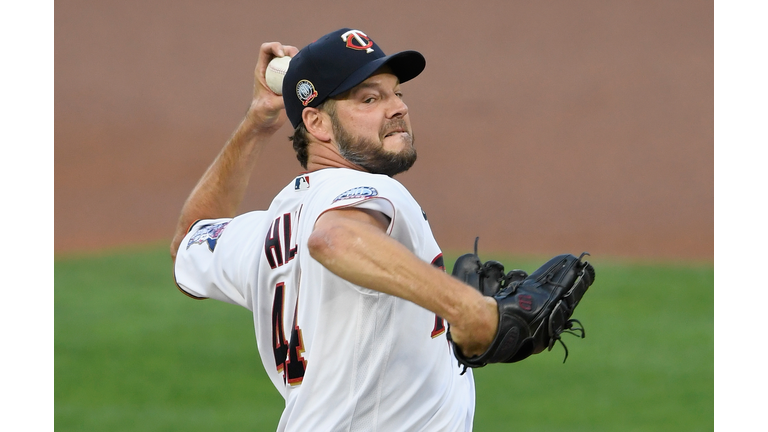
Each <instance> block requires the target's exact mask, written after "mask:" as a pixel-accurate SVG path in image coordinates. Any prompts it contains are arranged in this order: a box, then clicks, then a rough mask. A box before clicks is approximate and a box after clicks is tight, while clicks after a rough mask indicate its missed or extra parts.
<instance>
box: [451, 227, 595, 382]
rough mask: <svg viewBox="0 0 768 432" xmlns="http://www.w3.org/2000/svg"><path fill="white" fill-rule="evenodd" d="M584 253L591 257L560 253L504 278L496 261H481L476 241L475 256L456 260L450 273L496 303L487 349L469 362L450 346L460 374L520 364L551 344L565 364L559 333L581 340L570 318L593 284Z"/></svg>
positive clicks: (458, 349)
mask: <svg viewBox="0 0 768 432" xmlns="http://www.w3.org/2000/svg"><path fill="white" fill-rule="evenodd" d="M586 255H589V254H588V253H586V252H585V253H583V254H581V256H579V257H578V258H577V257H575V256H573V255H570V254H565V255H558V256H556V257H554V258H552V259H550V260H549V261H547V262H546V263H545V264H544V265H542V266H541V267H539V269H538V270H536V271H535V272H533V273H532V274H531V275H530V276H529V275H528V274H527V273H526V272H524V271H523V270H512V271H510V272H508V273H506V274H505V273H504V266H503V265H502V264H501V263H500V262H498V261H487V262H485V263H483V262H481V261H480V258H479V257H478V256H477V240H475V253H473V254H471V253H470V254H465V255H462V256H461V257H459V259H457V260H456V263H455V264H454V267H453V273H452V275H453V276H454V277H456V278H457V279H459V280H461V281H463V282H464V283H466V284H468V285H471V286H473V287H474V288H475V289H477V290H478V291H480V293H482V294H483V295H486V296H492V297H493V298H494V299H495V300H496V302H497V303H498V307H499V328H498V331H497V333H496V337H495V338H494V340H493V342H492V343H491V346H490V347H489V348H488V350H487V351H486V352H485V353H483V354H481V355H479V356H475V357H471V358H468V357H466V356H464V355H463V354H462V353H461V349H460V348H459V347H458V346H456V344H451V345H452V346H453V351H454V354H455V355H456V358H457V359H458V361H459V363H460V364H462V365H464V368H465V369H464V370H465V371H466V368H467V367H471V368H478V367H483V366H485V365H486V364H488V363H514V362H518V361H520V360H523V359H526V358H528V357H529V356H531V355H532V354H538V353H540V352H542V351H543V350H544V349H545V348H547V349H548V350H552V347H553V346H554V344H555V341H559V342H560V344H561V345H563V348H564V349H565V358H564V359H563V363H565V360H566V359H567V358H568V348H567V347H566V346H565V344H564V343H563V341H562V340H561V338H560V337H561V335H562V333H570V334H573V335H576V336H581V337H582V338H583V337H584V335H585V333H584V327H583V326H582V325H581V322H579V321H578V320H575V319H571V315H572V314H573V311H574V309H575V308H576V306H578V304H579V301H580V300H581V298H582V296H584V293H585V292H586V291H587V288H589V286H590V285H592V282H594V280H595V270H594V268H593V267H592V265H591V264H589V263H588V262H587V261H583V260H582V258H584V256H586ZM576 324H578V326H576ZM448 337H449V338H450V328H449V329H448Z"/></svg>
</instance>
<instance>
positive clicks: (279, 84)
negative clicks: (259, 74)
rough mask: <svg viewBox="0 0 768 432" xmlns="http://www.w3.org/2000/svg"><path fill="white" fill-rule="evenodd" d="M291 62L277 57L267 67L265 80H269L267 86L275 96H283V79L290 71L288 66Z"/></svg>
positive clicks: (287, 58) (286, 58)
mask: <svg viewBox="0 0 768 432" xmlns="http://www.w3.org/2000/svg"><path fill="white" fill-rule="evenodd" d="M290 62H291V58H290V57H288V56H285V57H275V58H273V59H272V61H270V62H269V65H267V72H266V73H265V74H264V78H266V80H267V86H268V87H269V89H270V90H272V91H273V92H275V94H279V95H281V94H283V77H285V73H286V72H287V71H288V64H289V63H290Z"/></svg>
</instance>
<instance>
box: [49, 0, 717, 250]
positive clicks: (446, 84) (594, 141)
mask: <svg viewBox="0 0 768 432" xmlns="http://www.w3.org/2000/svg"><path fill="white" fill-rule="evenodd" d="M340 27H352V28H357V29H360V30H362V31H364V32H366V33H367V34H368V35H369V36H370V37H371V38H372V39H374V40H375V41H376V42H377V43H378V44H379V45H380V46H381V47H382V48H383V49H384V50H385V51H386V52H387V53H393V52H395V51H399V50H404V49H415V50H418V51H420V52H422V53H423V54H424V55H425V57H426V58H427V68H426V69H425V71H424V72H423V73H422V75H420V76H419V77H418V78H417V79H415V80H413V81H411V82H409V83H407V84H405V85H404V86H403V90H404V93H405V99H406V102H407V103H408V105H409V108H410V113H411V117H412V123H413V125H414V130H415V135H416V146H417V149H418V151H419V161H418V162H417V163H416V165H415V166H414V168H413V169H411V171H410V172H408V173H405V174H403V175H401V176H398V179H399V180H400V181H401V182H402V183H404V184H405V185H406V186H407V187H408V188H409V190H410V191H411V192H412V194H413V195H414V197H415V198H416V199H417V200H418V201H419V202H420V204H421V205H422V206H423V208H424V210H425V211H426V212H427V214H428V215H429V218H430V222H431V224H432V227H433V230H434V232H435V236H436V238H437V240H438V242H439V243H440V244H441V246H442V247H443V249H445V250H457V251H468V250H470V249H471V247H472V245H473V241H474V238H475V237H476V236H480V239H481V240H480V251H481V256H483V255H484V252H486V253H487V252H492V251H504V252H509V253H513V254H552V253H563V252H570V253H576V254H577V253H580V252H581V251H589V252H590V253H592V255H593V256H611V257H625V258H633V259H665V260H683V261H691V260H692V261H698V262H702V261H703V262H712V260H713V249H714V242H713V230H714V220H713V219H714V217H713V211H714V205H713V185H714V179H713V163H714V153H713V147H714V140H713V128H714V125H713V123H714V120H713V111H714V102H713V97H712V92H713V85H714V71H713V45H714V40H713V33H714V32H713V2H711V1H703V2H702V1H675V2H669V1H597V0H582V1H564V0H561V1H537V2H523V1H485V2H463V1H430V0H425V1H390V2H382V3H376V4H366V3H363V2H359V1H334V2H328V3H322V4H320V3H317V2H314V1H281V2H266V1H253V0H251V1H234V0H233V1H225V2H206V1H198V0H192V1H163V2H154V1H146V0H135V1H132V2H117V1H93V0H65V1H60V2H56V16H55V71H56V73H55V88H56V95H55V252H56V253H57V254H61V253H67V252H73V251H91V250H99V249H102V248H110V247H117V246H123V245H136V244H144V243H152V242H166V241H169V240H170V237H171V235H172V233H173V230H174V226H175V223H176V219H177V217H178V214H179V211H180V208H181V205H182V204H183V202H184V199H185V198H186V196H187V194H188V193H189V191H190V190H191V188H192V187H193V186H194V184H195V183H196V181H197V179H198V178H199V177H200V175H201V174H202V173H203V171H204V170H205V168H206V167H207V166H208V164H209V163H210V162H211V161H212V160H213V158H214V157H215V155H216V154H217V153H218V151H219V149H220V148H221V146H222V145H223V144H224V142H225V141H226V140H227V139H228V138H229V136H230V134H231V133H232V131H233V130H234V128H235V127H236V126H237V124H238V123H239V121H240V119H241V118H242V115H243V114H244V112H245V110H246V108H247V106H248V103H249V98H250V92H251V89H252V85H253V84H252V82H253V69H254V66H255V64H256V58H257V53H258V49H259V46H260V44H261V43H262V42H267V41H280V42H283V43H285V44H291V45H295V46H297V47H299V48H301V47H303V46H304V45H306V44H307V43H309V42H311V41H312V40H314V39H315V38H317V37H318V36H320V35H322V34H325V33H327V32H330V31H332V30H335V29H337V28H340ZM290 133H291V131H290V130H289V129H288V128H287V127H284V128H283V129H282V130H281V131H280V132H279V133H278V134H277V135H276V136H275V138H274V139H273V142H272V143H271V145H270V148H269V149H268V151H267V152H265V153H264V155H263V158H262V160H261V162H260V163H259V166H258V169H257V171H256V172H255V173H254V175H253V178H252V180H251V187H250V190H249V192H248V194H247V198H246V200H245V202H244V203H243V207H242V210H243V211H248V210H252V209H259V208H266V206H268V204H269V202H270V201H271V198H272V197H273V196H274V195H275V194H276V193H277V191H278V190H279V189H280V188H282V187H283V186H284V185H285V184H287V183H288V182H289V181H290V180H291V179H292V178H293V176H294V175H296V174H297V173H299V172H300V171H301V168H300V166H299V164H298V162H297V161H296V159H295V156H294V154H293V150H292V148H291V146H290V144H289V142H288V141H287V137H288V135H289V134H290ZM486 256H487V255H486Z"/></svg>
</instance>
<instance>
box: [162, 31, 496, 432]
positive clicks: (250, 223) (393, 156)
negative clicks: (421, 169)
mask: <svg viewBox="0 0 768 432" xmlns="http://www.w3.org/2000/svg"><path fill="white" fill-rule="evenodd" d="M286 55H287V56H291V57H293V58H292V60H291V63H290V67H289V69H288V72H287V74H286V76H285V78H284V81H283V96H282V97H281V96H278V95H277V94H275V93H273V92H272V91H270V90H269V89H268V88H267V86H266V83H265V77H264V74H265V70H266V67H267V64H268V62H269V61H270V60H271V59H272V58H274V57H276V56H278V57H281V56H286ZM425 64H426V63H425V60H424V57H423V56H422V55H421V54H420V53H418V52H415V51H403V52H399V53H396V54H393V55H385V54H384V52H383V51H382V50H381V48H380V47H379V46H378V45H377V44H376V43H375V42H374V41H373V40H372V39H371V37H369V36H368V35H367V34H366V33H364V32H363V31H360V30H354V29H349V28H345V29H340V30H337V31H334V32H332V33H329V34H327V35H325V36H322V37H321V38H319V39H317V40H316V41H315V42H313V43H310V44H309V45H307V46H306V47H304V48H303V49H301V50H300V51H299V50H297V49H296V48H295V47H293V46H289V45H282V44H280V43H276V42H275V43H265V44H263V45H262V46H261V50H260V55H259V60H258V63H257V66H256V70H255V83H254V91H253V99H252V102H251V105H250V107H249V109H248V112H247V114H246V116H245V118H244V119H243V120H242V122H241V124H240V125H239V126H238V128H237V129H236V130H235V132H234V134H233V136H232V137H231V139H230V140H229V141H228V142H227V143H226V145H225V146H224V148H223V150H222V151H221V153H220V154H219V155H218V156H217V158H216V159H215V161H214V162H213V164H212V165H211V166H210V167H209V168H208V170H207V171H206V172H205V174H204V175H203V177H202V179H201V180H200V181H199V183H198V184H197V186H196V187H195V188H194V190H193V191H192V193H191V195H190V196H189V198H188V199H187V201H186V203H185V204H184V207H183V209H182V212H181V216H180V219H179V223H178V226H177V229H176V234H175V237H174V239H173V242H172V245H171V255H172V256H173V258H174V261H175V264H174V275H175V278H176V282H177V284H178V286H179V288H180V289H181V290H182V292H184V293H185V294H187V295H188V296H190V297H192V298H196V299H205V298H212V299H218V300H221V301H225V302H229V303H232V304H236V305H240V306H243V307H245V308H247V309H248V310H250V311H252V313H253V320H254V325H255V331H256V339H257V345H258V349H259V354H260V356H261V359H262V362H263V365H264V368H265V370H266V372H267V374H268V375H269V377H270V379H271V380H272V383H273V384H274V385H275V387H276V388H277V389H278V391H279V392H280V394H281V395H282V396H283V397H284V398H285V410H284V412H283V413H282V416H281V418H280V422H279V425H278V430H280V431H310V430H313V431H339V430H344V431H357V430H371V431H393V430H409V431H469V430H471V429H472V422H473V415H474V405H475V396H474V383H473V378H472V372H471V369H470V370H466V368H463V369H462V368H461V367H460V365H459V364H458V363H457V360H456V357H455V355H454V352H453V348H452V344H455V346H456V347H457V348H458V349H460V350H461V352H463V353H464V354H465V355H467V356H474V355H479V354H482V353H483V352H484V351H486V349H488V347H489V345H490V344H491V342H492V341H493V340H494V337H495V335H496V331H497V326H498V325H499V324H498V322H499V312H498V309H497V302H496V301H494V300H493V299H492V298H491V297H484V296H483V295H482V294H481V293H479V292H478V291H477V290H475V289H473V288H472V287H470V286H469V285H467V284H464V283H462V282H460V281H459V280H458V279H456V278H452V277H451V276H450V275H448V274H446V273H445V271H444V266H443V258H442V254H441V251H440V248H439V246H438V244H437V242H436V241H435V239H434V237H433V235H432V232H431V229H430V226H429V223H428V221H427V217H426V214H425V213H424V212H423V211H422V209H421V207H420V206H419V204H418V203H417V202H416V200H415V199H414V198H413V197H412V196H411V194H410V193H409V192H408V190H407V189H406V188H405V187H404V186H403V185H402V184H400V183H399V182H398V181H396V180H395V179H393V178H392V176H394V175H396V174H398V173H400V172H403V171H406V170H407V169H409V168H410V167H411V166H412V165H413V163H414V162H415V160H416V150H415V148H414V135H413V130H412V128H411V122H410V117H409V113H408V107H407V105H406V104H405V103H404V100H403V94H402V90H401V84H402V83H404V82H406V81H408V80H411V79H412V78H415V77H416V76H417V75H419V74H420V73H421V72H422V70H423V69H424V67H425ZM286 118H287V119H288V120H290V122H291V125H292V126H293V127H294V129H295V130H294V134H293V136H292V137H291V141H292V142H293V147H294V149H295V150H296V154H297V158H298V159H299V162H300V164H301V165H302V167H303V168H304V170H305V171H304V172H302V173H301V174H297V175H296V176H295V177H294V178H291V179H287V180H288V184H287V185H286V186H285V188H283V189H282V190H281V191H280V192H279V193H278V194H277V196H276V197H275V198H274V200H273V201H272V203H271V205H270V206H269V208H268V209H267V210H262V211H252V212H249V213H245V214H241V215H237V216H236V215H235V211H236V209H237V208H238V206H239V204H240V202H241V200H242V197H243V195H244V193H245V190H246V186H247V183H248V179H249V177H250V176H251V173H252V171H253V170H254V167H255V165H256V161H257V159H258V157H259V155H260V153H261V152H262V151H263V149H264V147H265V146H266V144H267V142H268V141H269V139H270V138H271V137H272V136H273V135H274V134H275V132H276V131H277V130H278V129H279V128H280V127H281V126H282V125H283V123H284V122H285V120H286ZM448 323H450V336H451V337H450V340H449V339H448V338H447V329H448ZM463 372H466V373H463Z"/></svg>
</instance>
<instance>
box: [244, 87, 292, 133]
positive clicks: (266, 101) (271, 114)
mask: <svg viewBox="0 0 768 432" xmlns="http://www.w3.org/2000/svg"><path fill="white" fill-rule="evenodd" d="M276 98H278V99H279V97H256V98H254V99H253V100H252V101H251V105H250V106H249V107H248V111H247V112H246V114H245V119H244V121H243V123H244V125H245V126H246V128H247V130H248V131H249V132H250V133H251V134H254V135H265V136H271V135H273V134H274V133H275V132H277V130H278V129H280V127H282V125H283V123H285V120H286V117H285V114H284V113H283V111H284V110H283V105H282V99H281V100H279V101H276V100H275V99H276Z"/></svg>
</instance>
